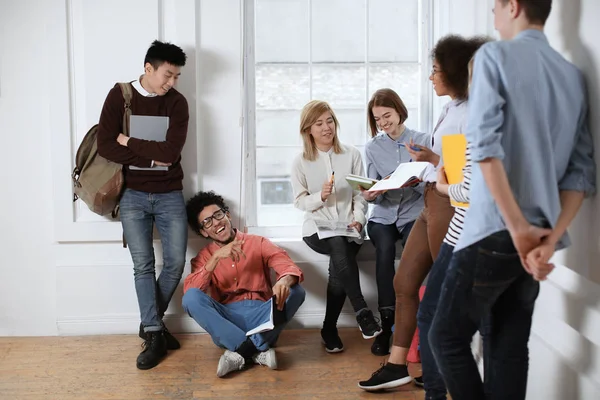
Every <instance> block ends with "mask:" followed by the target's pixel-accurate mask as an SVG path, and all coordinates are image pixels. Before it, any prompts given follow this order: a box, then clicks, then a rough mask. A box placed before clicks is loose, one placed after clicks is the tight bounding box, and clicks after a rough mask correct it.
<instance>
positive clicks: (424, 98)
mask: <svg viewBox="0 0 600 400" xmlns="http://www.w3.org/2000/svg"><path fill="white" fill-rule="evenodd" d="M255 1H256V0H243V1H242V24H243V29H242V38H241V39H242V107H243V110H242V112H243V114H242V134H243V139H242V140H243V146H244V147H243V148H244V160H243V167H242V182H243V183H242V193H241V203H242V207H241V221H243V223H244V229H246V230H247V231H248V232H250V233H254V234H258V235H263V236H267V237H270V238H276V239H277V238H278V239H284V238H294V239H298V238H300V237H301V232H302V226H297V225H285V226H259V225H258V223H257V221H258V204H259V202H258V196H259V195H260V192H259V191H260V188H259V185H258V178H257V175H256V150H257V147H256V142H257V141H256V85H255V76H256V74H255V65H256V62H255V60H256V58H255ZM313 1H315V0H307V2H308V7H309V11H308V12H309V18H310V15H311V10H312V4H313ZM363 1H364V2H365V4H366V13H365V14H366V15H365V18H366V20H367V24H366V28H365V30H366V31H365V35H366V43H367V44H366V46H367V52H366V54H368V42H369V40H368V35H369V32H368V30H369V24H368V20H369V7H368V2H369V1H371V0H363ZM418 1H419V7H418V21H419V30H418V35H417V37H418V41H419V43H420V48H419V58H418V63H419V64H420V66H421V77H422V79H421V82H420V93H421V96H420V104H419V111H420V114H419V116H418V129H420V130H421V131H423V132H431V131H432V127H433V112H434V96H433V90H432V89H431V86H430V84H429V73H430V71H431V68H432V64H433V63H432V61H431V57H430V53H431V49H432V44H433V37H434V25H435V22H436V21H435V15H434V12H433V11H434V1H435V0H418ZM309 24H310V21H309ZM309 35H310V30H309ZM310 45H312V43H310ZM309 49H310V47H309ZM309 64H315V65H320V63H310V62H309ZM332 64H335V63H332ZM371 64H377V63H369V61H368V59H367V60H365V61H364V64H363V65H365V67H366V68H365V69H366V73H367V75H368V73H369V65H371ZM381 64H401V63H381ZM311 78H312V73H311ZM368 84H369V82H368V79H367V96H369V87H368ZM310 97H311V98H312V85H311V90H310ZM367 101H368V100H366V101H365V104H366V102H367ZM367 123H368V122H367V120H366V118H365V124H367ZM367 141H368V136H367V137H365V144H366V142H367ZM273 147H277V146H273ZM284 147H285V146H284ZM282 179H283V178H282Z"/></svg>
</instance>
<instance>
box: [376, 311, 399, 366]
mask: <svg viewBox="0 0 600 400" xmlns="http://www.w3.org/2000/svg"><path fill="white" fill-rule="evenodd" d="M379 313H380V315H381V330H382V332H381V333H380V334H379V336H377V337H376V338H375V341H374V342H373V345H371V353H373V354H374V355H376V356H386V355H388V354H390V339H391V338H392V325H394V314H395V312H394V310H390V309H384V310H380V311H379Z"/></svg>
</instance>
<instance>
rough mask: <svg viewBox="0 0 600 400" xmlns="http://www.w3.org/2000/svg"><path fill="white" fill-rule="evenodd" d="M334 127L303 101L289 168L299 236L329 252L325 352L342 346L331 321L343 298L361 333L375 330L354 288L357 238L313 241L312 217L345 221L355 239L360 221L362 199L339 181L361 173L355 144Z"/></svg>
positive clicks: (329, 115)
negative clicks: (296, 150)
mask: <svg viewBox="0 0 600 400" xmlns="http://www.w3.org/2000/svg"><path fill="white" fill-rule="evenodd" d="M338 127H339V123H338V120H337V118H336V116H335V113H334V112H333V110H332V109H331V107H330V106H329V104H328V103H326V102H324V101H319V100H313V101H311V102H309V103H308V104H306V105H305V106H304V108H303V109H302V114H301V117H300V135H301V136H302V140H303V144H304V151H303V152H302V154H299V155H298V156H297V157H296V159H295V160H294V163H293V167H292V187H293V190H294V205H295V207H296V208H298V209H300V210H302V211H304V212H305V214H304V224H303V227H302V236H303V240H304V241H305V242H306V244H307V245H308V246H309V247H310V248H311V249H313V250H314V251H316V252H318V253H321V254H327V255H329V256H330V259H329V280H328V283H327V306H326V310H325V320H324V321H323V329H321V337H322V339H323V343H324V345H325V350H326V351H327V352H329V353H337V352H340V351H342V350H343V349H344V346H343V344H342V341H341V339H340V337H339V335H338V331H337V321H338V318H339V316H340V313H341V311H342V307H343V306H344V302H345V300H346V296H348V298H349V299H350V303H351V304H352V308H353V309H354V312H355V313H356V320H357V322H358V325H359V328H360V331H361V332H362V335H363V337H364V338H365V339H371V338H374V337H376V336H377V335H379V334H380V333H381V328H380V326H379V323H378V322H377V321H376V320H375V317H374V316H373V312H372V311H371V310H369V308H368V307H367V303H366V302H365V299H364V297H363V294H362V290H361V288H360V280H359V271H358V263H357V261H356V254H357V253H358V250H359V249H360V245H361V243H362V238H361V239H357V238H350V237H346V236H334V237H331V238H327V239H319V237H318V235H317V226H316V223H315V221H319V220H322V221H336V222H343V223H347V224H348V226H351V227H353V228H355V229H356V230H357V231H358V232H360V233H361V237H362V231H363V228H364V226H365V223H366V216H365V214H366V208H367V207H366V202H365V200H364V198H363V196H362V195H361V194H360V193H359V192H358V191H354V190H353V189H352V187H351V186H350V185H349V184H348V183H347V182H346V180H345V177H346V175H348V174H355V175H361V176H364V167H363V162H362V158H361V155H360V152H359V151H358V150H357V149H356V148H354V147H352V146H349V145H344V144H342V143H340V141H339V139H338Z"/></svg>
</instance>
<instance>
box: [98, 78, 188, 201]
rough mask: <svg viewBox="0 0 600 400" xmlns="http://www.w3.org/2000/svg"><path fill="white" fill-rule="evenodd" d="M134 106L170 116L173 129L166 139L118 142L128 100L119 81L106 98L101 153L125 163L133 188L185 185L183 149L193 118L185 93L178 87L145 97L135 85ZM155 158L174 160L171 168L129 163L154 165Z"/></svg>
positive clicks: (160, 190)
mask: <svg viewBox="0 0 600 400" xmlns="http://www.w3.org/2000/svg"><path fill="white" fill-rule="evenodd" d="M132 92H133V97H132V99H131V110H132V114H133V115H155V116H168V117H169V129H168V131H167V139H166V141H164V142H155V141H151V140H141V139H137V138H130V139H129V142H128V143H127V147H125V146H121V145H120V144H119V143H118V142H117V137H118V136H119V133H122V132H123V113H124V112H125V101H124V100H123V94H122V93H121V88H120V87H119V85H118V84H116V85H115V86H114V87H113V88H112V89H111V90H110V92H108V96H106V100H105V101H104V106H103V107H102V114H100V122H99V126H98V154H100V155H101V156H102V157H104V158H106V159H108V160H110V161H113V162H116V163H119V164H123V166H124V167H125V168H123V172H124V174H125V185H126V187H127V188H129V189H133V190H139V191H142V192H147V193H166V192H170V191H173V190H181V189H182V188H183V184H182V180H183V170H182V169H181V150H182V149H183V145H184V144H185V139H186V137H187V128H188V120H189V111H188V104H187V101H186V100H185V97H183V95H182V94H181V93H179V92H178V91H177V90H175V89H171V90H169V91H168V92H167V94H165V95H164V96H155V97H145V96H142V95H141V94H140V93H138V91H137V90H135V89H134V88H132ZM152 160H154V161H161V162H164V163H171V164H172V165H171V166H170V167H169V170H168V171H139V170H130V169H129V168H128V166H129V165H134V166H136V167H150V164H151V162H152Z"/></svg>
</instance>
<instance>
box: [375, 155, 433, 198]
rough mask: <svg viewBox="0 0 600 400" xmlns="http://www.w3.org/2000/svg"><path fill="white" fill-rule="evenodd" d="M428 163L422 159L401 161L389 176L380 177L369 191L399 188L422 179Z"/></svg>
mask: <svg viewBox="0 0 600 400" xmlns="http://www.w3.org/2000/svg"><path fill="white" fill-rule="evenodd" d="M428 165H429V163H428V162H424V161H416V162H407V163H402V164H400V165H399V166H398V168H396V170H395V171H394V172H393V173H392V174H391V175H390V177H389V178H386V179H382V180H380V181H379V182H377V183H376V184H374V185H373V186H371V188H370V189H369V192H375V191H378V190H393V189H400V188H401V187H404V186H411V185H413V184H415V183H417V182H419V181H422V180H423V176H424V175H425V170H426V169H427V166H428Z"/></svg>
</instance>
